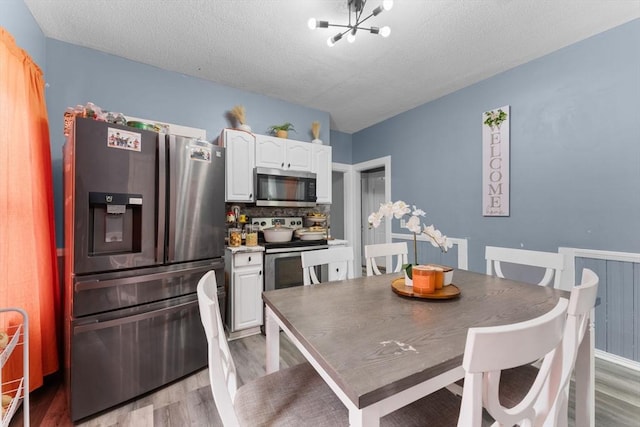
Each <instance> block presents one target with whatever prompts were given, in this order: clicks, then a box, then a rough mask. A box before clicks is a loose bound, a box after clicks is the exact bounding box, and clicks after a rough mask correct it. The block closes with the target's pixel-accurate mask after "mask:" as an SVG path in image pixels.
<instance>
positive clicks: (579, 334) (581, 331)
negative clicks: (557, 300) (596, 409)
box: [551, 268, 600, 426]
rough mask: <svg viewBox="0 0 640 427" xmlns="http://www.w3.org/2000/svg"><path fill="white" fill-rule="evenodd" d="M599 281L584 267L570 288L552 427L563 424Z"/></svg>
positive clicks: (565, 419) (566, 416)
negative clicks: (579, 277)
mask: <svg viewBox="0 0 640 427" xmlns="http://www.w3.org/2000/svg"><path fill="white" fill-rule="evenodd" d="M599 281H600V280H599V278H598V276H597V275H596V274H595V273H594V272H593V271H592V270H589V269H588V268H585V269H583V270H582V280H581V282H580V285H579V286H575V287H573V288H572V289H571V297H570V298H569V308H568V309H567V324H566V326H565V332H564V338H563V341H562V344H563V346H562V369H561V370H560V369H558V371H559V374H558V375H559V376H560V386H559V389H558V397H557V398H556V399H553V400H552V401H553V405H554V407H553V410H552V411H551V414H552V416H553V417H554V418H553V419H552V422H551V425H553V426H566V425H567V418H568V412H567V411H568V409H567V408H568V406H567V405H568V403H569V383H570V381H571V374H572V372H573V368H574V365H575V363H576V358H577V356H578V349H579V347H580V344H581V343H582V340H583V338H584V335H585V332H586V331H587V328H588V327H589V323H590V321H591V320H592V319H591V318H590V315H591V312H592V310H593V308H594V306H595V304H596V298H597V296H598V282H599Z"/></svg>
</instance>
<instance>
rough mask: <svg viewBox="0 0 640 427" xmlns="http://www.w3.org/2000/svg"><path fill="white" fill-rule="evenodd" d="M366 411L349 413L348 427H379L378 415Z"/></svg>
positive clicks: (354, 410) (357, 410)
mask: <svg viewBox="0 0 640 427" xmlns="http://www.w3.org/2000/svg"><path fill="white" fill-rule="evenodd" d="M369 409H370V410H368V411H367V410H366V409H352V410H350V411H349V427H380V414H379V413H378V412H377V411H372V410H371V408H369Z"/></svg>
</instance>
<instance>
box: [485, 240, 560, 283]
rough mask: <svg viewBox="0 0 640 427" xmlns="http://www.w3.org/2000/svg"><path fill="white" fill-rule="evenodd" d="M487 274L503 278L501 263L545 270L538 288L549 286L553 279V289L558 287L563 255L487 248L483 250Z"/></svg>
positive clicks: (494, 247) (493, 247)
mask: <svg viewBox="0 0 640 427" xmlns="http://www.w3.org/2000/svg"><path fill="white" fill-rule="evenodd" d="M485 258H486V260H487V274H488V275H491V276H493V275H494V272H495V275H496V276H498V277H502V278H504V273H503V272H502V265H501V262H508V263H511V264H520V265H530V266H533V267H542V268H545V269H546V270H545V272H544V277H542V280H540V282H538V285H540V286H549V285H550V284H551V281H552V279H553V287H554V288H559V287H560V280H561V278H562V271H563V270H564V255H562V254H559V253H554V252H540V251H530V250H526V249H512V248H499V247H496V246H487V247H486V249H485Z"/></svg>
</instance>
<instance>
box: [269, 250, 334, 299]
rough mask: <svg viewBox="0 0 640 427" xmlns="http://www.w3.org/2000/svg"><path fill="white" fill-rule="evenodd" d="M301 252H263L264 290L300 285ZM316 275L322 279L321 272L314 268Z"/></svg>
mask: <svg viewBox="0 0 640 427" xmlns="http://www.w3.org/2000/svg"><path fill="white" fill-rule="evenodd" d="M300 254H302V252H301V251H298V252H282V253H265V256H264V290H265V291H272V290H274V289H284V288H291V287H294V286H302V285H303V284H304V282H303V279H302V258H301V255H300ZM316 275H317V276H318V279H320V280H321V281H322V273H321V271H320V270H318V269H317V268H316Z"/></svg>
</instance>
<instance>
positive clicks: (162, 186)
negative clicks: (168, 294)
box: [156, 133, 167, 263]
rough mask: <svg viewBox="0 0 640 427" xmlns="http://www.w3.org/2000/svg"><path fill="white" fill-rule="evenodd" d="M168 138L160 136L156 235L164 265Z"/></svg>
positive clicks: (157, 249) (157, 252) (162, 134)
mask: <svg viewBox="0 0 640 427" xmlns="http://www.w3.org/2000/svg"><path fill="white" fill-rule="evenodd" d="M166 177H167V137H166V135H165V134H164V133H159V134H158V194H157V200H158V230H157V233H156V236H157V240H156V261H157V262H159V263H163V262H165V260H166V256H165V253H164V252H165V247H166V246H165V243H164V242H165V233H166V216H167V179H166Z"/></svg>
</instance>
